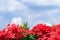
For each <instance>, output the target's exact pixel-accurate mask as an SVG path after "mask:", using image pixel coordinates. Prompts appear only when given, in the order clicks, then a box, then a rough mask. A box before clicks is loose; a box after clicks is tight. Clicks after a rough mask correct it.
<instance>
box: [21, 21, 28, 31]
mask: <svg viewBox="0 0 60 40" xmlns="http://www.w3.org/2000/svg"><path fill="white" fill-rule="evenodd" d="M21 28H23V29H25V30H29V27H28V23H27V22H24V23H23V25H21Z"/></svg>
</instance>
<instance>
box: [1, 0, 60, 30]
mask: <svg viewBox="0 0 60 40" xmlns="http://www.w3.org/2000/svg"><path fill="white" fill-rule="evenodd" d="M18 21H19V22H18ZM24 21H27V22H28V24H29V27H32V26H34V25H36V24H38V23H49V24H56V23H60V0H0V29H2V28H4V27H5V26H6V25H7V24H8V23H14V22H15V23H19V24H22V23H23V22H24Z"/></svg>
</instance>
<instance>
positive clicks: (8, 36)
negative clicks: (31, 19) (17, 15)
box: [0, 24, 60, 40]
mask: <svg viewBox="0 0 60 40" xmlns="http://www.w3.org/2000/svg"><path fill="white" fill-rule="evenodd" d="M28 34H29V35H30V36H34V35H36V36H37V37H36V38H35V39H34V40H60V24H57V25H53V26H52V27H51V26H47V25H46V24H38V25H36V26H34V27H33V28H32V29H31V30H24V29H22V28H21V27H20V26H19V25H16V24H8V25H7V28H4V29H3V30H1V31H0V40H22V38H24V37H27V35H28ZM28 38H29V36H28ZM32 38H34V37H32ZM25 40H26V39H25Z"/></svg>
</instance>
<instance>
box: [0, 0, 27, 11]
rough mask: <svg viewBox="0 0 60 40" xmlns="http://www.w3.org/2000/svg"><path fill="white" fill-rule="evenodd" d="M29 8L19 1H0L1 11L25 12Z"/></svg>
mask: <svg viewBox="0 0 60 40" xmlns="http://www.w3.org/2000/svg"><path fill="white" fill-rule="evenodd" d="M26 8H27V6H25V5H24V4H23V3H21V2H20V1H18V0H0V11H15V10H22V9H23V10H24V9H26Z"/></svg>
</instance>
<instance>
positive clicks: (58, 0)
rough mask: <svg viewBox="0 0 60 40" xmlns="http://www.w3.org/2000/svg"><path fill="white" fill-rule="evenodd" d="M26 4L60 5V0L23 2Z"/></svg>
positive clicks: (25, 0) (29, 0)
mask: <svg viewBox="0 0 60 40" xmlns="http://www.w3.org/2000/svg"><path fill="white" fill-rule="evenodd" d="M21 1H22V2H25V3H33V4H35V5H60V0H21Z"/></svg>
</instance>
